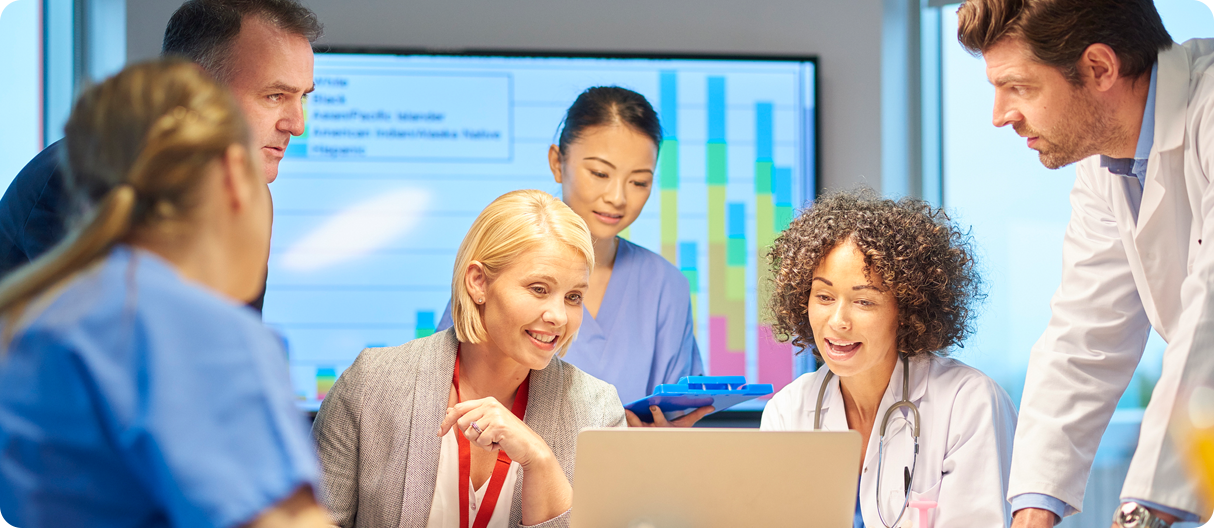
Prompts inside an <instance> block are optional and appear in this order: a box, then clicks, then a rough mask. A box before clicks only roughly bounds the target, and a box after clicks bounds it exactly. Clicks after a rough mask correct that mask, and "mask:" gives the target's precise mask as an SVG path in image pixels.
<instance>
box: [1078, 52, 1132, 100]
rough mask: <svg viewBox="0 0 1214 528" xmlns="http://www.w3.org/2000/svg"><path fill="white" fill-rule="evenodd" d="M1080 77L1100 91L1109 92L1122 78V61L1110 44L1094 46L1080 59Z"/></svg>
mask: <svg viewBox="0 0 1214 528" xmlns="http://www.w3.org/2000/svg"><path fill="white" fill-rule="evenodd" d="M1078 66H1079V75H1080V76H1081V77H1082V78H1083V80H1084V83H1085V84H1086V83H1088V82H1091V83H1093V87H1094V88H1096V90H1098V91H1101V92H1103V91H1107V90H1108V89H1110V88H1112V87H1113V85H1114V84H1116V83H1117V80H1118V79H1120V78H1121V59H1119V58H1118V57H1117V53H1116V52H1114V51H1113V48H1110V47H1109V45H1108V44H1099V43H1097V44H1092V45H1091V46H1088V49H1086V50H1084V51H1083V55H1081V56H1080V57H1079V65H1078Z"/></svg>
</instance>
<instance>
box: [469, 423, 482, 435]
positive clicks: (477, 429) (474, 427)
mask: <svg viewBox="0 0 1214 528" xmlns="http://www.w3.org/2000/svg"><path fill="white" fill-rule="evenodd" d="M472 428H473V429H476V434H481V433H483V432H484V431H481V428H480V427H477V426H476V422H472Z"/></svg>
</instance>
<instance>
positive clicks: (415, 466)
mask: <svg viewBox="0 0 1214 528" xmlns="http://www.w3.org/2000/svg"><path fill="white" fill-rule="evenodd" d="M457 345H458V341H457V340H456V338H455V330H453V329H448V330H446V331H444V332H439V333H437V334H434V335H432V336H430V337H424V338H421V339H416V340H413V341H410V342H408V343H405V344H403V345H400V346H395V347H386V348H368V349H364V350H363V351H362V352H361V353H360V354H359V355H358V359H357V360H355V361H354V364H353V365H351V366H350V368H348V369H346V371H345V372H343V373H342V375H341V377H340V378H339V379H338V380H337V383H335V384H333V388H332V389H330V390H329V393H328V394H327V395H326V396H325V399H324V402H323V403H322V404H321V406H320V413H319V414H317V415H316V422H315V423H314V424H313V426H312V436H313V437H315V439H316V443H317V449H318V450H319V451H320V462H321V467H322V469H323V471H324V480H323V482H324V489H323V490H322V491H323V493H322V496H323V497H324V502H325V505H326V506H327V507H328V508H329V511H330V512H332V515H333V518H334V520H335V521H336V522H337V524H338V525H339V526H342V527H343V528H352V527H368V528H371V527H374V528H387V527H401V528H404V527H417V528H425V526H426V521H427V520H428V519H429V516H430V504H431V502H432V501H433V499H434V486H435V482H436V480H437V479H438V455H439V449H440V446H441V438H439V436H438V427H439V423H440V422H442V419H443V416H444V415H445V414H446V411H447V398H448V396H449V394H450V390H451V374H452V372H454V370H455V351H456V346H457ZM528 394H529V395H528V400H527V414H526V417H525V420H524V421H525V422H526V423H527V425H528V426H529V427H531V429H532V430H533V431H535V432H536V434H538V435H540V437H542V438H543V439H544V440H546V441H547V442H548V446H549V447H550V448H551V449H552V453H553V454H554V455H556V458H557V460H558V461H559V462H560V464H561V468H562V469H564V470H565V476H566V477H568V478H569V482H570V483H572V482H573V458H574V448H575V446H576V442H577V434H578V432H579V431H581V430H582V429H583V428H585V427H622V426H624V425H625V421H624V408H623V406H622V405H621V404H620V397H619V396H618V395H617V394H616V391H615V387H612V386H611V385H609V384H607V383H606V382H603V381H600V380H598V379H596V378H594V377H592V376H590V375H589V374H586V373H584V372H582V371H581V370H578V369H577V368H576V367H574V366H573V365H570V364H568V363H565V362H564V361H562V360H560V359H559V358H553V359H552V362H551V363H549V364H548V367H547V368H545V369H544V370H536V371H532V372H531V389H530V392H529V393H528ZM523 478H526V475H525V474H523V473H520V474H519V479H518V482H517V483H516V484H515V487H514V501H513V504H512V505H511V507H510V524H509V525H510V526H518V525H519V520H520V519H521V518H522V500H523V492H522V489H523ZM568 525H569V512H568V511H567V512H565V513H564V514H562V515H561V516H559V517H557V518H555V519H552V520H550V521H548V522H545V523H543V524H542V525H541V526H545V527H549V526H552V527H556V526H568Z"/></svg>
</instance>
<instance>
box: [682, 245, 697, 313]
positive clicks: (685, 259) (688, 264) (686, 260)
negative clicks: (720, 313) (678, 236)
mask: <svg viewBox="0 0 1214 528" xmlns="http://www.w3.org/2000/svg"><path fill="white" fill-rule="evenodd" d="M698 249H699V248H698V247H696V243H695V242H679V271H682V272H683V276H684V277H687V284H688V285H689V286H690V287H691V288H690V289H691V317H692V319H693V320H695V321H699V320H700V318H699V314H697V313H696V307H697V306H699V305H700V303H699V297H700V295H699V294H700V272H699V265H698V260H699V258H700V254H699V251H698Z"/></svg>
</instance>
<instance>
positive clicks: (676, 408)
mask: <svg viewBox="0 0 1214 528" xmlns="http://www.w3.org/2000/svg"><path fill="white" fill-rule="evenodd" d="M771 391H772V387H771V384H770V383H746V377H745V376H684V377H683V378H682V379H680V380H679V382H678V383H663V384H661V385H658V386H657V387H656V388H654V389H653V394H651V395H649V396H646V397H644V398H641V399H639V400H637V401H634V402H632V403H630V404H628V405H625V406H624V408H625V409H628V410H630V411H632V412H633V413H634V414H636V415H637V418H640V419H641V421H642V422H652V421H653V413H651V412H650V411H649V406H651V405H657V406H658V408H659V409H661V410H662V414H663V415H665V416H666V419H667V420H673V419H675V418H678V417H680V416H683V415H684V414H687V413H689V412H691V411H693V410H695V409H699V408H700V407H704V406H705V405H711V406H713V407H715V408H716V410H715V411H713V413H718V412H721V411H723V410H725V409H728V408H730V407H733V406H734V405H737V404H739V403H742V402H744V401H747V400H753V399H755V398H758V397H760V396H767V395H768V394H771Z"/></svg>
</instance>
